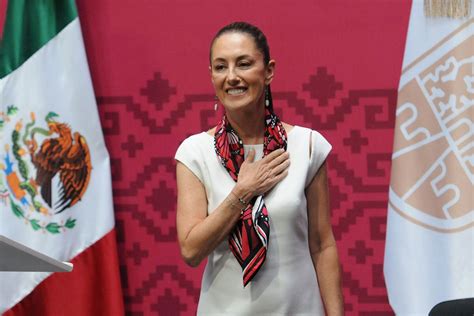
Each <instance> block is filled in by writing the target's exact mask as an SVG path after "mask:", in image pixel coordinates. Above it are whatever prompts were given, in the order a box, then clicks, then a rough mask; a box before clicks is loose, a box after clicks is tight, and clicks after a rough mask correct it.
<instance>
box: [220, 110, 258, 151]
mask: <svg viewBox="0 0 474 316" xmlns="http://www.w3.org/2000/svg"><path fill="white" fill-rule="evenodd" d="M226 116H227V120H228V121H229V123H230V125H231V126H232V128H233V129H234V130H235V131H236V132H237V134H238V135H239V137H240V138H241V139H242V142H243V143H244V144H246V145H255V144H262V143H263V135H264V131H265V107H263V106H260V107H258V109H257V110H254V109H252V110H251V111H245V112H244V111H235V112H227V113H226Z"/></svg>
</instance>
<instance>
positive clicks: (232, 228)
mask: <svg viewBox="0 0 474 316" xmlns="http://www.w3.org/2000/svg"><path fill="white" fill-rule="evenodd" d="M209 70H210V75H211V79H212V83H213V85H214V89H215V92H216V96H217V98H218V99H219V100H220V102H221V103H222V105H223V106H224V109H225V115H224V117H223V118H222V120H221V121H220V122H219V123H218V124H217V126H216V127H214V128H213V129H211V130H209V131H207V132H202V133H200V134H196V135H193V136H191V137H189V138H187V139H186V140H184V141H183V143H182V144H181V145H180V147H179V148H178V151H177V152H176V156H175V158H176V160H177V161H178V163H177V171H176V173H177V185H178V206H177V208H178V209H177V229H178V239H179V244H180V248H181V254H182V256H183V258H184V260H185V261H186V262H187V263H188V264H189V265H191V266H197V265H198V264H199V263H200V262H201V261H202V260H203V259H204V258H206V257H207V259H208V263H207V266H206V269H205V272H204V277H203V281H202V288H201V295H200V300H199V306H198V315H210V314H222V315H260V314H284V315H293V314H299V315H324V311H325V310H326V312H327V314H329V315H342V314H343V303H342V293H341V285H340V267H339V260H338V255H337V249H336V244H335V241H334V236H333V233H332V229H331V225H330V213H329V205H328V200H329V198H328V190H327V172H326V164H325V160H326V157H327V155H328V154H329V152H330V150H331V145H330V144H329V143H328V142H327V141H326V139H325V138H324V137H323V136H322V135H321V134H319V133H318V132H317V131H314V130H311V129H308V128H304V127H299V126H292V125H290V124H287V123H283V122H281V121H280V119H279V118H278V116H277V115H276V114H275V113H274V111H273V102H272V98H271V90H270V83H271V82H272V80H273V78H274V74H275V61H274V60H272V59H270V50H269V47H268V44H267V40H266V37H265V35H264V34H263V33H262V32H261V31H260V30H259V29H258V28H257V27H255V26H253V25H250V24H248V23H245V22H237V23H232V24H230V25H228V26H225V27H224V28H222V29H221V30H220V31H219V32H218V33H217V35H216V36H215V38H214V40H213V41H212V44H211V50H210V66H209ZM290 155H291V164H290Z"/></svg>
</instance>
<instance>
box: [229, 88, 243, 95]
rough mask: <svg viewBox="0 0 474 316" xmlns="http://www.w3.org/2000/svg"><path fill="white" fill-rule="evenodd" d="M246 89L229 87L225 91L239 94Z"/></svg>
mask: <svg viewBox="0 0 474 316" xmlns="http://www.w3.org/2000/svg"><path fill="white" fill-rule="evenodd" d="M245 90H246V89H229V90H227V93H228V94H230V95H236V94H241V93H244V92H245Z"/></svg>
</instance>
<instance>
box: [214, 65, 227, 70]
mask: <svg viewBox="0 0 474 316" xmlns="http://www.w3.org/2000/svg"><path fill="white" fill-rule="evenodd" d="M224 68H225V66H224V65H216V66H214V70H215V71H222V70H224Z"/></svg>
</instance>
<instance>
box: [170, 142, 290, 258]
mask: <svg viewBox="0 0 474 316" xmlns="http://www.w3.org/2000/svg"><path fill="white" fill-rule="evenodd" d="M254 156H255V151H253V150H251V151H250V152H249V155H248V157H247V159H246V160H245V161H244V163H243V164H242V166H241V168H240V172H239V178H238V181H237V184H236V186H235V187H234V188H233V189H232V191H231V193H230V194H229V195H228V196H227V197H226V198H225V199H224V201H222V203H221V204H220V205H219V206H218V207H217V208H216V209H215V210H214V211H213V212H212V213H211V214H210V215H209V216H207V197H206V191H205V189H204V186H203V184H202V183H201V182H200V181H199V179H198V178H197V177H196V176H195V175H194V174H193V173H192V172H191V171H190V170H189V169H188V168H187V167H186V166H185V165H184V164H182V163H180V162H178V164H177V167H176V179H177V186H178V207H177V217H176V221H177V225H176V226H177V230H178V241H179V245H180V248H181V255H182V256H183V259H184V260H185V261H186V263H188V264H189V265H190V266H197V265H199V263H200V262H201V261H202V260H203V259H204V258H206V257H207V256H208V255H209V254H210V253H211V252H212V251H213V250H214V249H215V248H216V247H217V246H218V245H219V244H220V243H221V242H222V241H223V240H224V239H225V238H227V236H228V235H229V233H230V232H231V230H232V228H233V227H234V226H235V224H236V222H237V220H238V219H239V217H240V211H241V209H242V208H243V207H244V206H243V205H242V204H241V202H239V198H241V199H243V200H245V201H247V202H248V201H250V199H251V198H252V197H254V196H257V195H261V194H263V193H264V192H267V191H268V190H270V189H271V188H273V186H275V185H276V184H277V183H278V182H279V181H280V180H281V179H283V178H284V177H285V176H286V175H287V173H288V170H287V169H288V166H289V159H288V158H289V156H288V154H287V153H285V152H284V151H283V150H276V151H273V152H272V153H271V154H269V155H268V156H266V157H265V158H263V159H262V160H259V161H257V162H253V160H254Z"/></svg>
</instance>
